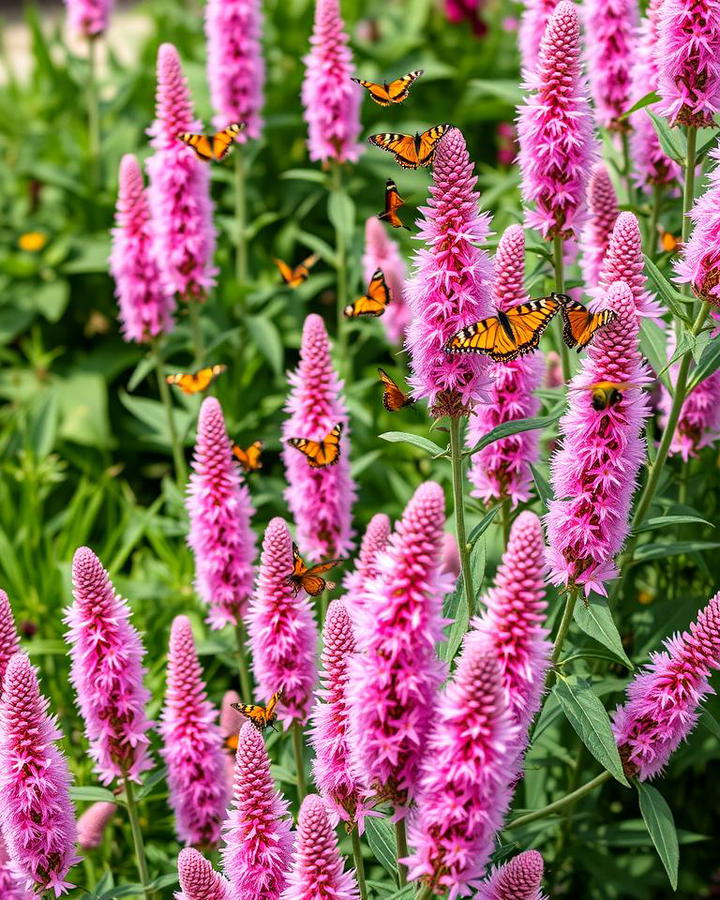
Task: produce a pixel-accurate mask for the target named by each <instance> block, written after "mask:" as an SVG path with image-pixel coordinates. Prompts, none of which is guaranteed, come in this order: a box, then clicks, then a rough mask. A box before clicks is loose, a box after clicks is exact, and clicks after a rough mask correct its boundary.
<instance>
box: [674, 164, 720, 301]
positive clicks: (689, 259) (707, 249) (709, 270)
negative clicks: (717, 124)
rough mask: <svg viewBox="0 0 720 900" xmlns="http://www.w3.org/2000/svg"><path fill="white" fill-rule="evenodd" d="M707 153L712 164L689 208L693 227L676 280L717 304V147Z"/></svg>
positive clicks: (719, 175)
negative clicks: (706, 182)
mask: <svg viewBox="0 0 720 900" xmlns="http://www.w3.org/2000/svg"><path fill="white" fill-rule="evenodd" d="M709 155H710V157H711V158H712V159H713V160H714V161H715V165H714V166H713V169H712V172H711V174H710V181H709V184H708V187H707V189H706V190H705V192H704V193H703V194H701V195H700V197H699V198H698V199H697V200H696V201H695V205H694V206H693V208H692V210H691V211H690V218H691V220H692V223H693V230H692V234H691V235H690V240H689V241H688V242H687V244H686V245H685V247H684V248H683V251H682V256H681V257H680V259H679V260H678V261H677V263H676V265H675V271H676V273H677V279H678V281H680V282H681V283H683V284H689V285H691V286H692V289H693V291H694V292H695V293H696V294H697V295H698V297H700V298H702V299H703V300H706V301H707V302H708V303H710V304H712V305H713V306H715V307H720V244H719V243H718V238H720V148H718V147H716V148H715V149H713V150H711V151H710V154H709Z"/></svg>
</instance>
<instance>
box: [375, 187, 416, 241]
mask: <svg viewBox="0 0 720 900" xmlns="http://www.w3.org/2000/svg"><path fill="white" fill-rule="evenodd" d="M401 206H405V201H404V200H403V198H402V197H401V196H400V194H398V189H397V185H396V184H395V182H394V181H393V180H392V178H388V180H387V181H386V182H385V212H381V213H378V219H380V220H381V221H382V222H387V223H388V224H390V225H392V227H393V228H405V229H407V230H408V231H410V230H411V229H410V226H409V225H406V224H405V223H404V222H403V221H402V219H401V218H400V216H399V215H398V214H397V211H398V210H399V209H400V207H401Z"/></svg>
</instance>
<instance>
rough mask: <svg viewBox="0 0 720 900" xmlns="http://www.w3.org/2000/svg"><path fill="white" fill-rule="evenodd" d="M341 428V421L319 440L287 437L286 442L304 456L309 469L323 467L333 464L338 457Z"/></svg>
mask: <svg viewBox="0 0 720 900" xmlns="http://www.w3.org/2000/svg"><path fill="white" fill-rule="evenodd" d="M342 430H343V426H342V422H338V424H337V425H336V426H335V427H334V428H333V430H332V431H331V432H330V433H329V434H328V436H327V437H325V438H323V439H322V440H321V441H311V440H308V439H307V438H288V444H290V446H291V447H294V448H295V449H296V450H299V451H300V452H301V453H302V454H303V455H304V456H305V458H306V459H307V461H308V465H309V466H310V468H311V469H324V468H325V466H334V465H335V463H336V462H337V461H338V459H340V435H341V434H342Z"/></svg>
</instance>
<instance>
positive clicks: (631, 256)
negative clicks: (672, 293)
mask: <svg viewBox="0 0 720 900" xmlns="http://www.w3.org/2000/svg"><path fill="white" fill-rule="evenodd" d="M616 281H624V282H625V284H627V286H628V287H629V288H630V290H631V291H632V295H633V299H634V300H635V309H636V311H637V314H638V315H639V316H652V317H654V318H659V317H660V316H662V314H663V310H662V307H661V306H660V304H659V303H658V301H657V300H656V299H655V298H654V297H653V296H652V294H651V293H650V291H648V289H647V279H646V278H645V256H644V255H643V242H642V235H641V234H640V225H639V224H638V220H637V218H636V216H635V214H634V213H631V212H621V213H620V214H619V215H618V217H617V220H616V221H615V225H614V227H613V230H612V234H611V235H610V241H609V244H608V249H607V253H606V254H605V258H604V260H603V263H602V266H601V268H600V290H597V289H596V290H594V291H590V293H593V294H595V296H599V297H602V296H603V295H604V293H605V292H606V291H607V290H608V289H609V288H610V286H611V285H612V284H614V283H615V282H616Z"/></svg>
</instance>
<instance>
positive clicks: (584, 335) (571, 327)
mask: <svg viewBox="0 0 720 900" xmlns="http://www.w3.org/2000/svg"><path fill="white" fill-rule="evenodd" d="M562 316H563V340H564V341H565V343H566V344H567V345H568V347H570V348H571V349H572V348H576V349H577V351H578V353H579V352H580V351H581V350H582V349H583V348H584V347H587V345H588V344H589V343H590V341H591V340H592V339H593V337H594V336H595V333H596V332H597V331H598V329H600V328H602V327H603V326H604V325H607V324H609V323H610V322H612V321H613V319H614V318H615V313H614V312H613V311H612V310H609V309H604V310H602V311H601V312H598V313H591V312H589V311H588V310H587V309H586V308H585V307H584V306H583V305H582V303H578V302H577V301H576V300H572V299H570V298H569V297H567V298H566V299H565V300H564V301H563V303H562Z"/></svg>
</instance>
